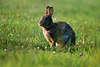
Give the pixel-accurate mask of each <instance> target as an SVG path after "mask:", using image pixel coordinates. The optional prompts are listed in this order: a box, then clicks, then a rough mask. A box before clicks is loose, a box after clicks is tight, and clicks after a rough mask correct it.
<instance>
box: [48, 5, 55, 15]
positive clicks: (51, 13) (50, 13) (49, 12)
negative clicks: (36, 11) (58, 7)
mask: <svg viewBox="0 0 100 67" xmlns="http://www.w3.org/2000/svg"><path fill="white" fill-rule="evenodd" d="M53 11H54V10H53V7H50V8H49V9H48V15H50V16H52V15H53Z"/></svg>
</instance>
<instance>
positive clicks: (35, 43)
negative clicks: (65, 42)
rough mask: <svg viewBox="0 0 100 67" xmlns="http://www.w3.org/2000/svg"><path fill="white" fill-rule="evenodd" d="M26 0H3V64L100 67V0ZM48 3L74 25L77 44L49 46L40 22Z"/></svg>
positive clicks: (0, 51)
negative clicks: (61, 46)
mask: <svg viewBox="0 0 100 67" xmlns="http://www.w3.org/2000/svg"><path fill="white" fill-rule="evenodd" d="M23 1H24V2H23ZM23 1H22V0H0V67H100V52H99V51H100V35H99V34H100V23H99V22H100V1H99V0H52V1H51V0H23ZM46 5H51V6H53V7H54V15H53V17H54V18H56V20H62V21H66V22H67V23H69V24H70V26H71V27H72V28H73V29H74V31H75V33H76V45H75V46H65V47H64V48H54V47H53V48H50V47H49V43H48V42H47V41H46V40H45V38H44V36H43V34H42V30H41V27H39V26H38V21H39V18H40V17H41V16H42V15H44V12H45V7H46ZM56 20H54V21H56Z"/></svg>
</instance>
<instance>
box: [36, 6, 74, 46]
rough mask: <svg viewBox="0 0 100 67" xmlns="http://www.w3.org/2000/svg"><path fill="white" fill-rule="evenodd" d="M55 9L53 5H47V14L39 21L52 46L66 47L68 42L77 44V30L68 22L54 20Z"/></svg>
mask: <svg viewBox="0 0 100 67" xmlns="http://www.w3.org/2000/svg"><path fill="white" fill-rule="evenodd" d="M53 11H54V10H53V7H50V6H47V7H46V9H45V16H42V17H41V18H40V20H39V23H38V24H39V26H41V27H42V30H43V35H44V37H45V38H46V40H47V41H48V42H49V44H50V47H52V46H56V47H64V46H65V45H66V44H67V45H75V32H74V31H73V29H72V28H71V26H70V25H69V24H67V23H66V22H63V21H57V22H53V20H52V15H53Z"/></svg>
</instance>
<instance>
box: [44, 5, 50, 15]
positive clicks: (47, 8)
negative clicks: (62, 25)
mask: <svg viewBox="0 0 100 67" xmlns="http://www.w3.org/2000/svg"><path fill="white" fill-rule="evenodd" d="M49 8H50V6H47V7H46V8H45V16H48V11H49Z"/></svg>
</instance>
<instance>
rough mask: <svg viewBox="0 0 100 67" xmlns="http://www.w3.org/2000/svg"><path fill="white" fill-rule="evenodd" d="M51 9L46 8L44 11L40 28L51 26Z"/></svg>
mask: <svg viewBox="0 0 100 67" xmlns="http://www.w3.org/2000/svg"><path fill="white" fill-rule="evenodd" d="M52 14H53V7H50V6H47V7H46V10H45V16H42V17H41V19H40V21H39V25H40V26H42V27H49V26H50V25H51V24H53V21H52Z"/></svg>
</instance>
